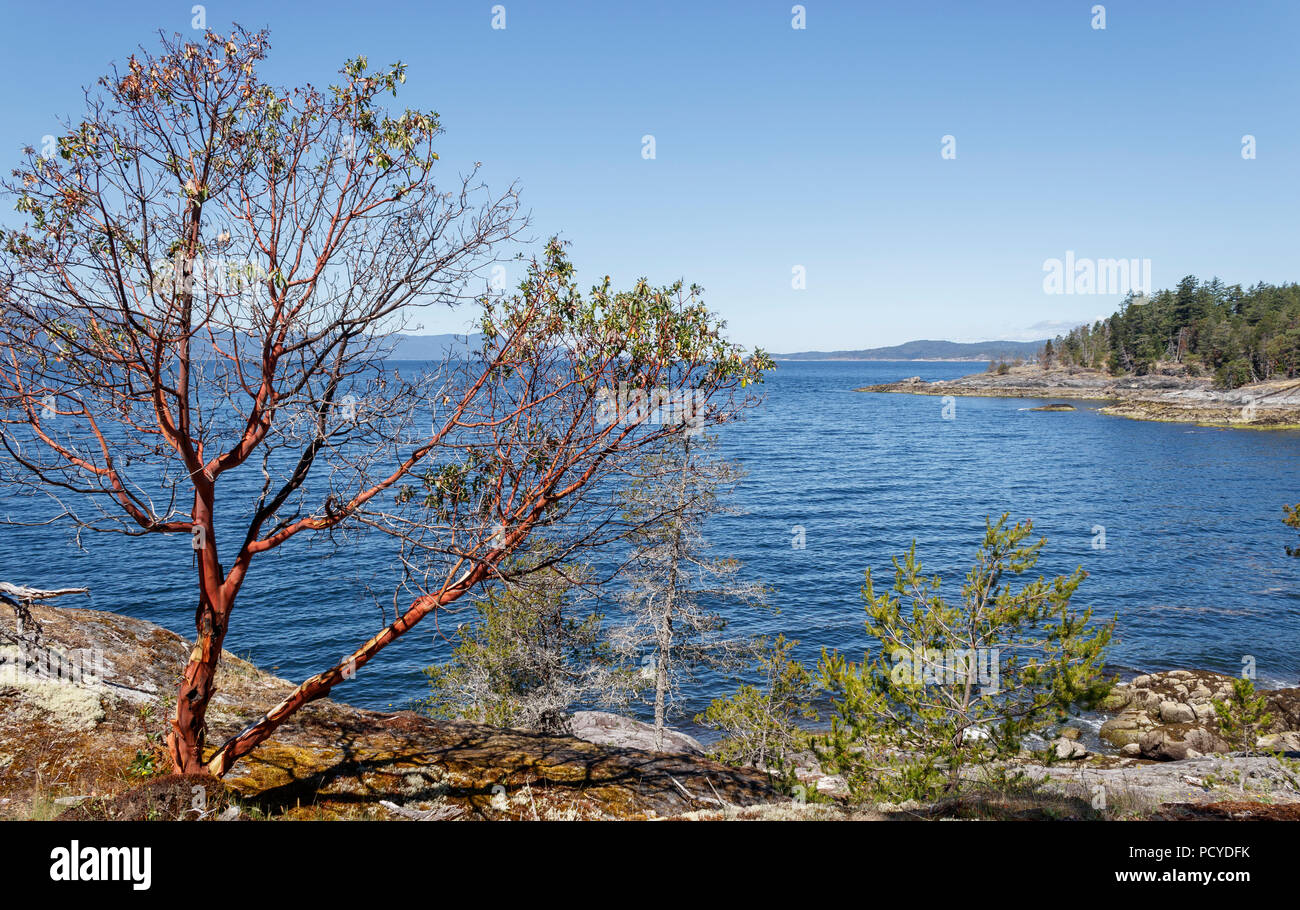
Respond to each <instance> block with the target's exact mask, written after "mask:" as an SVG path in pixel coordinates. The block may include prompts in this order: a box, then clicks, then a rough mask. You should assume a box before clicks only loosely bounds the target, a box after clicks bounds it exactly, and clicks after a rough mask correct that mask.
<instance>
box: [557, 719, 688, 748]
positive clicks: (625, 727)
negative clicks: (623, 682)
mask: <svg viewBox="0 0 1300 910" xmlns="http://www.w3.org/2000/svg"><path fill="white" fill-rule="evenodd" d="M569 730H570V732H571V733H572V734H573V735H574V736H576V737H577V738H578V739H580V740H583V741H584V742H589V743H595V744H597V745H600V746H613V747H615V748H618V749H644V750H646V751H647V752H654V751H656V750H655V728H654V725H653V724H647V723H642V722H641V721H639V720H633V719H632V718H630V717H624V716H623V715H621V714H610V713H609V712H608V711H575V712H574V713H573V716H572V717H571V718H570V720H569ZM658 751H660V752H667V753H675V754H686V755H703V754H704V746H702V745H700V742H699V740H697V739H695V738H694V737H692V736H687V735H686V734H685V733H682V732H680V731H678V730H664V741H663V748H661V749H659V750H658Z"/></svg>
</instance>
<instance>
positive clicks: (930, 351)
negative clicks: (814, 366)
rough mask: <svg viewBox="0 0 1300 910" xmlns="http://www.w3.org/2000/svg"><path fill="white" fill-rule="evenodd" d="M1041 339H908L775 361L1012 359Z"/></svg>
mask: <svg viewBox="0 0 1300 910" xmlns="http://www.w3.org/2000/svg"><path fill="white" fill-rule="evenodd" d="M1046 343H1047V339H1046V338H1044V339H1043V340H1042V341H975V342H965V343H963V342H957V341H909V342H907V343H905V344H896V345H893V346H891V347H887V348H867V349H865V350H861V351H801V352H799V353H797V354H776V355H774V356H775V357H776V359H777V360H1014V359H1015V358H1017V357H1021V358H1024V359H1026V360H1027V359H1029V358H1030V357H1036V356H1037V355H1038V352H1039V351H1040V350H1042V347H1043V345H1044V344H1046Z"/></svg>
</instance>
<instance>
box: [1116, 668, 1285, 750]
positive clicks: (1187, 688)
mask: <svg viewBox="0 0 1300 910" xmlns="http://www.w3.org/2000/svg"><path fill="white" fill-rule="evenodd" d="M1231 694H1232V677H1230V676H1224V675H1223V674H1221V673H1211V672H1208V671H1205V670H1170V671H1168V672H1165V673H1152V674H1149V675H1145V676H1139V677H1137V678H1135V679H1134V680H1132V681H1131V682H1129V683H1125V684H1121V685H1118V686H1116V687H1115V689H1114V690H1113V691H1112V692H1111V694H1110V696H1109V697H1108V698H1107V700H1106V702H1105V704H1104V705H1103V707H1104V708H1105V710H1106V711H1108V712H1112V713H1114V715H1115V716H1114V717H1111V718H1110V719H1108V720H1107V721H1106V722H1105V723H1103V724H1102V726H1101V731H1100V735H1101V738H1102V739H1103V740H1104V741H1106V742H1108V743H1110V744H1111V745H1113V746H1116V747H1117V748H1118V749H1119V750H1120V752H1121V754H1124V755H1129V756H1135V757H1136V756H1140V757H1142V758H1149V759H1156V760H1159V761H1173V760H1180V759H1185V758H1197V757H1199V756H1201V755H1207V754H1209V753H1212V752H1232V751H1234V750H1235V749H1239V748H1241V744H1240V743H1233V742H1229V741H1228V740H1227V739H1226V738H1225V737H1224V736H1223V735H1222V733H1221V732H1220V730H1219V723H1218V719H1217V716H1216V715H1215V712H1214V704H1213V702H1214V700H1215V699H1219V700H1220V701H1225V700H1227V699H1228V697H1229V696H1230V695H1231ZM1259 694H1260V695H1262V696H1264V697H1265V698H1267V700H1268V710H1269V712H1270V713H1271V714H1272V715H1273V723H1272V725H1271V726H1270V727H1269V729H1268V730H1267V731H1265V735H1263V736H1261V737H1260V739H1259V741H1258V742H1257V743H1256V746H1257V747H1258V748H1265V749H1278V750H1281V751H1297V750H1298V747H1300V688H1291V689H1273V690H1263V691H1261V692H1260V693H1259Z"/></svg>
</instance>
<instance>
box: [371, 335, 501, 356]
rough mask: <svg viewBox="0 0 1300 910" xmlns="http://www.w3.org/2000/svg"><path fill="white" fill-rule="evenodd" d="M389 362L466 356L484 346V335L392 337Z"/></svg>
mask: <svg viewBox="0 0 1300 910" xmlns="http://www.w3.org/2000/svg"><path fill="white" fill-rule="evenodd" d="M384 343H385V344H386V345H392V350H391V351H390V352H389V354H388V358H387V359H389V360H444V359H446V357H447V355H448V354H461V355H463V354H465V353H467V352H469V351H475V350H478V349H479V348H480V347H482V345H483V336H482V335H477V334H475V335H468V336H466V335H391V336H389V337H388V338H387V339H385V342H384Z"/></svg>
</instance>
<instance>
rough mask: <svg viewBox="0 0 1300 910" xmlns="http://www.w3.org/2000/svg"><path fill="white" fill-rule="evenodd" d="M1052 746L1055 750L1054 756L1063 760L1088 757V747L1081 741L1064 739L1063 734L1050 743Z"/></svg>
mask: <svg viewBox="0 0 1300 910" xmlns="http://www.w3.org/2000/svg"><path fill="white" fill-rule="evenodd" d="M1052 748H1053V749H1054V750H1055V752H1056V757H1057V758H1059V759H1062V760H1063V761H1074V760H1076V759H1080V758H1087V757H1088V749H1087V748H1086V747H1085V746H1084V745H1083V743H1081V742H1077V741H1076V740H1073V739H1066V738H1065V737H1064V736H1062V737H1061V738H1060V739H1058V740H1057V741H1056V742H1054V743H1052Z"/></svg>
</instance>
